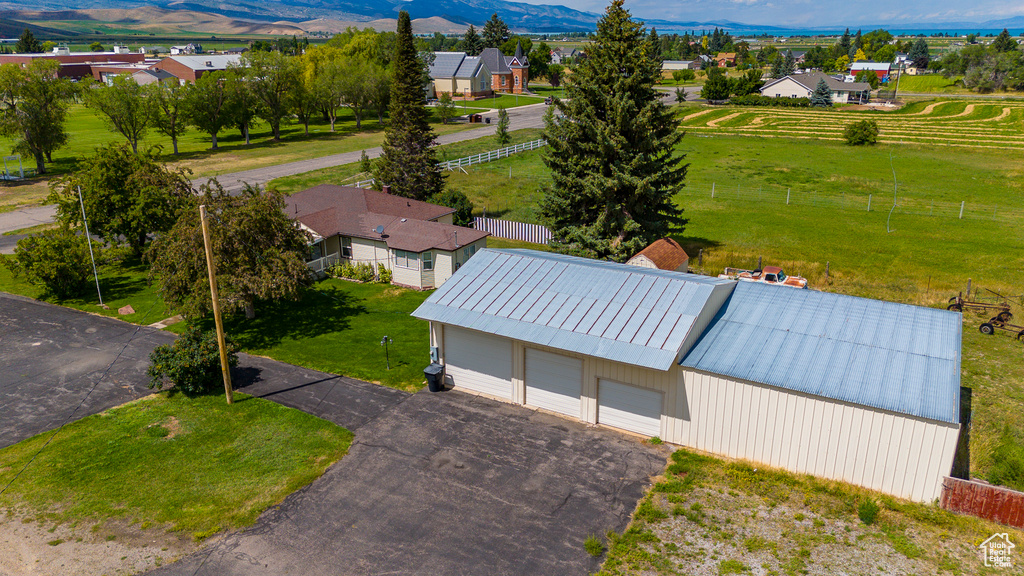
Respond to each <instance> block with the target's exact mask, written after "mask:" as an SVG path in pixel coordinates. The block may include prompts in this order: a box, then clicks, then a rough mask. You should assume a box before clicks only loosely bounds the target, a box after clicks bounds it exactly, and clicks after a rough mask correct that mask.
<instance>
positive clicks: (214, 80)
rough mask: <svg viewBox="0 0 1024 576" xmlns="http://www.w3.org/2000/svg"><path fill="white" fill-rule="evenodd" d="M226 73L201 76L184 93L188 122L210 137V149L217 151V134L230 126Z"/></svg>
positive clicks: (217, 72) (228, 90)
mask: <svg viewBox="0 0 1024 576" xmlns="http://www.w3.org/2000/svg"><path fill="white" fill-rule="evenodd" d="M226 76H227V75H226V73H225V72H222V71H219V70H218V71H216V72H210V73H208V74H203V75H202V76H200V77H199V79H198V80H196V83H195V84H194V85H193V86H192V88H191V89H190V90H189V91H188V92H187V93H186V95H187V98H186V99H185V103H186V106H187V108H186V111H187V112H188V120H189V122H190V123H191V124H192V125H193V126H195V127H196V128H198V129H199V131H200V132H204V133H206V134H209V135H210V141H211V145H210V149H211V150H216V149H217V134H218V133H220V131H221V130H223V129H224V127H225V126H228V125H230V124H231V114H230V112H231V111H230V97H231V92H230V89H229V87H228V86H227V85H226V84H227V78H226Z"/></svg>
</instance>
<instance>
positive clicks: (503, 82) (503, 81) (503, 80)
mask: <svg viewBox="0 0 1024 576" xmlns="http://www.w3.org/2000/svg"><path fill="white" fill-rule="evenodd" d="M501 85H502V86H504V85H505V77H504V76H502V77H501Z"/></svg>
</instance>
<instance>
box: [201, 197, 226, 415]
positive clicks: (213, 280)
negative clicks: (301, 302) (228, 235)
mask: <svg viewBox="0 0 1024 576" xmlns="http://www.w3.org/2000/svg"><path fill="white" fill-rule="evenodd" d="M199 219H200V221H201V222H202V225H203V245H204V246H206V270H207V272H208V273H209V275H210V294H211V295H212V296H213V320H214V322H215V323H216V325H217V347H218V348H219V349H220V370H221V372H222V373H223V375H224V395H225V396H226V397H227V400H228V404H233V403H234V393H233V391H232V389H231V369H230V368H229V367H228V351H227V347H226V346H225V344H224V323H223V322H222V321H221V318H220V302H218V301H217V276H216V275H215V274H214V273H213V247H212V246H210V227H209V226H208V225H207V224H206V205H205V204H203V205H201V206H199Z"/></svg>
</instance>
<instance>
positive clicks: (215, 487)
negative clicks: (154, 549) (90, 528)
mask: <svg viewBox="0 0 1024 576" xmlns="http://www.w3.org/2000/svg"><path fill="white" fill-rule="evenodd" d="M51 436H53V434H52V433H51V432H46V433H43V434H40V435H38V436H35V437H33V438H30V439H28V440H25V441H23V442H20V443H18V444H16V445H14V446H11V447H8V448H5V449H3V450H0V485H6V484H7V482H9V481H10V480H11V479H12V478H13V477H14V476H15V475H16V474H17V473H18V471H20V470H21V469H22V468H23V467H25V466H26V465H28V468H27V469H26V470H25V472H24V473H23V474H22V475H21V476H20V477H19V478H18V479H17V480H16V481H15V482H14V483H13V484H12V485H11V487H10V488H9V489H8V490H7V492H6V493H5V494H4V495H3V496H0V506H2V507H3V508H6V509H7V510H9V511H10V513H14V514H17V515H19V516H21V517H23V518H25V519H26V520H31V519H33V518H36V519H38V520H39V521H40V522H41V523H44V524H47V523H53V524H59V523H69V524H71V525H72V526H75V525H78V526H87V525H88V524H92V523H100V524H102V523H103V522H104V521H105V520H108V519H118V520H121V521H126V522H128V523H131V524H139V527H140V528H142V529H145V528H148V527H149V526H153V527H154V528H161V529H171V530H178V531H184V532H188V533H191V534H192V535H193V537H194V538H195V539H197V540H200V539H202V538H205V537H207V536H210V535H212V534H214V533H216V532H218V531H220V530H231V529H235V528H239V527H242V526H246V525H249V524H252V523H253V522H254V521H255V520H256V518H257V517H258V516H259V514H260V513H261V512H262V511H263V510H265V509H267V508H268V507H270V506H273V505H274V504H277V503H279V502H281V500H283V499H284V497H285V496H287V495H288V494H290V493H291V492H294V491H295V490H297V489H298V488H301V487H302V486H305V485H306V484H309V483H310V482H312V481H313V480H314V479H316V478H317V477H319V476H320V475H321V474H323V472H324V470H326V469H327V467H328V466H330V465H331V464H333V463H334V462H336V461H337V460H338V459H340V458H341V457H342V456H343V455H344V454H345V452H346V451H347V450H348V447H349V445H350V444H351V442H352V434H351V433H350V432H349V431H347V430H345V429H344V428H340V427H338V426H336V425H334V424H332V423H330V422H327V421H326V420H321V419H319V418H316V417H315V416H310V415H308V414H305V413H303V412H300V411H298V410H295V409H292V408H286V407H284V406H281V405H279V404H275V403H274V402H270V401H267V400H261V399H258V398H251V397H248V396H246V395H244V394H236V395H235V404H234V405H232V406H228V405H227V404H226V403H225V401H224V398H223V396H220V395H210V396H203V397H199V398H195V399H191V400H190V399H187V398H185V397H183V396H181V395H175V394H171V393H167V392H164V393H160V394H156V395H153V396H149V397H146V398H143V399H141V400H137V401H135V402H131V403H128V404H125V405H123V406H119V407H117V408H113V409H111V410H108V411H106V412H103V413H102V414H98V415H94V416H89V417H86V418H83V419H81V420H78V421H75V422H72V423H71V424H68V425H67V426H66V427H64V428H63V429H62V430H61V431H60V432H59V433H58V434H57V435H56V436H54V437H53V441H52V442H50V444H49V445H47V446H46V448H45V450H42V451H41V452H40V450H41V449H42V448H43V446H44V444H45V443H46V442H47V441H48V440H49V439H50V438H51ZM37 453H38V457H36V456H35V455H36V454H37ZM34 457H35V460H34V461H33V460H32V459H33V458H34ZM86 523H88V524H86ZM101 529H102V528H101Z"/></svg>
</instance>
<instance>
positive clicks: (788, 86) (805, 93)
mask: <svg viewBox="0 0 1024 576" xmlns="http://www.w3.org/2000/svg"><path fill="white" fill-rule="evenodd" d="M776 94H777V95H778V97H779V98H810V97H811V91H810V90H808V89H807V88H804V87H803V86H801V85H800V84H798V83H797V82H794V81H793V80H791V79H789V78H783V79H782V80H780V81H779V82H778V83H776V84H772V85H771V86H765V87H764V88H762V89H761V95H762V96H770V97H772V98H774V97H775V96H776Z"/></svg>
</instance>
